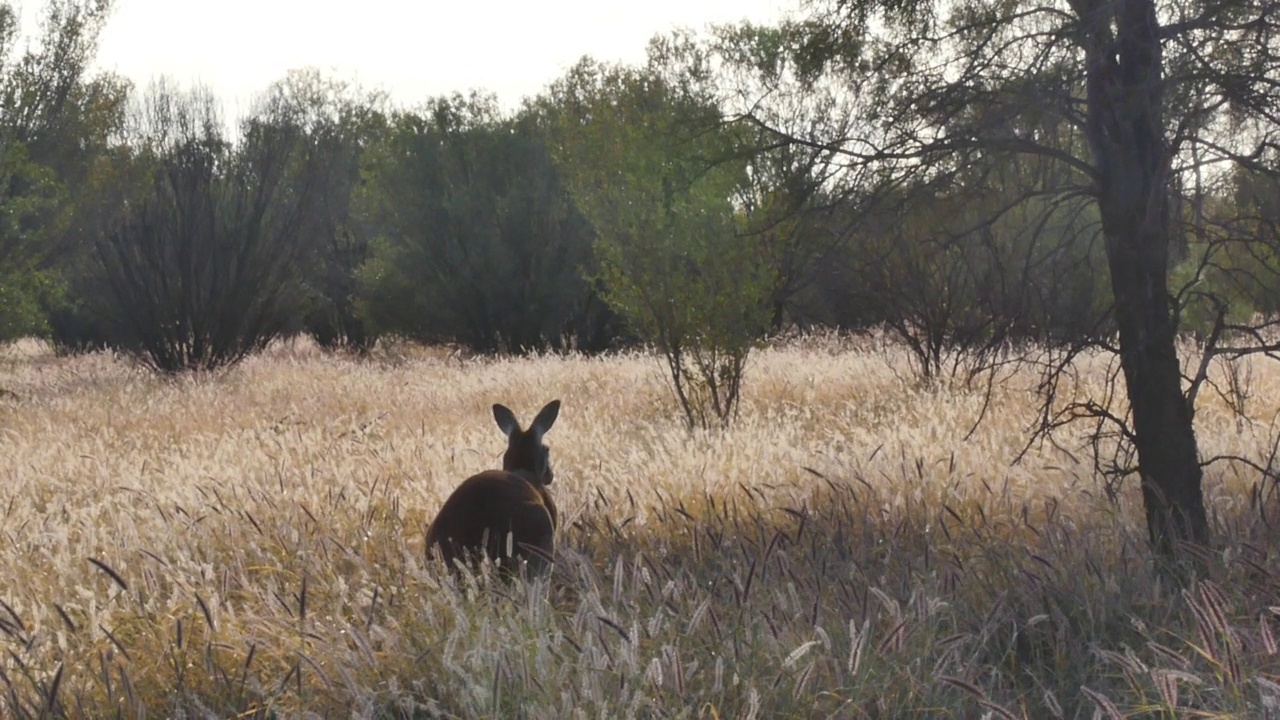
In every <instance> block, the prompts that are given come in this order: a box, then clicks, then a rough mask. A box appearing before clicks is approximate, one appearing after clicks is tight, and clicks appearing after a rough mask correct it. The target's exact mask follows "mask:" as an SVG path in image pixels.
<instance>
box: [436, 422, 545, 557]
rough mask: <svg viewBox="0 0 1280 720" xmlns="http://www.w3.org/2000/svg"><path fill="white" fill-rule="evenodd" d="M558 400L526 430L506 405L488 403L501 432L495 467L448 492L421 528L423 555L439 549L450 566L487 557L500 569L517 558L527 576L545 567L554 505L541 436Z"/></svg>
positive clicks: (468, 479) (473, 476)
mask: <svg viewBox="0 0 1280 720" xmlns="http://www.w3.org/2000/svg"><path fill="white" fill-rule="evenodd" d="M559 414H560V401H559V400H552V401H551V402H549V403H547V405H546V407H544V408H542V410H541V411H539V412H538V416H537V417H535V418H534V419H533V423H532V424H530V425H529V429H528V430H522V429H521V428H520V421H518V420H516V416H515V414H514V413H512V412H511V410H509V409H508V408H507V407H506V406H504V405H498V404H495V405H494V406H493V419H494V420H495V421H497V423H498V428H499V429H500V430H502V432H504V433H506V435H507V452H506V453H505V454H503V456H502V469H501V470H486V471H485V472H482V473H480V474H478V475H472V476H471V477H469V478H467V479H466V480H464V481H463V482H462V484H461V485H459V486H458V487H457V489H455V490H454V491H453V494H452V495H450V496H449V499H448V500H445V502H444V505H443V506H442V507H441V508H440V512H439V513H438V514H437V515H436V519H435V520H433V521H432V522H431V525H430V526H429V527H427V553H428V555H430V554H431V553H432V552H433V551H434V548H436V547H437V546H438V547H439V551H440V555H441V556H442V557H443V558H444V561H445V564H446V565H448V566H449V568H450V569H456V561H458V560H462V561H465V562H468V563H469V564H471V566H472V567H473V568H474V567H476V566H477V565H478V564H479V562H480V561H481V560H482V558H485V557H487V558H488V559H489V560H490V561H492V562H493V563H495V564H496V565H498V566H499V567H500V568H502V569H503V570H514V569H515V568H516V566H517V565H519V563H520V561H524V562H525V563H527V564H528V567H529V571H530V573H531V574H540V573H542V572H543V571H545V570H546V569H547V568H548V567H549V565H550V563H551V559H552V552H553V551H554V549H555V546H554V537H553V535H554V533H555V529H556V505H555V503H554V502H552V500H551V493H550V492H548V490H547V486H548V485H550V484H551V480H552V473H551V460H550V450H549V449H548V448H547V446H546V445H543V444H542V436H543V435H545V434H546V432H547V431H548V430H550V429H551V426H552V425H553V424H555V421H556V416H557V415H559Z"/></svg>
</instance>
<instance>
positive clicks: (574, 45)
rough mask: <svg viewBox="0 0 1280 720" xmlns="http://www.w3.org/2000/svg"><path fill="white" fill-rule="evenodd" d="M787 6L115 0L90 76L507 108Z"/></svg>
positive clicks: (661, 0)
mask: <svg viewBox="0 0 1280 720" xmlns="http://www.w3.org/2000/svg"><path fill="white" fill-rule="evenodd" d="M794 1H795V0H524V1H521V0H487V1H486V0H457V1H456V2H441V1H440V0H426V1H422V0H419V1H418V2H413V1H412V0H399V1H396V0H359V1H358V2H336V1H335V0H310V1H307V0H256V1H255V0H222V1H221V2H199V1H196V0H116V6H115V9H114V11H113V14H112V16H111V18H110V20H109V21H108V23H107V27H106V30H105V31H104V33H103V36H102V42H101V46H100V49H99V53H98V67H100V68H101V69H104V70H113V71H115V72H118V73H120V74H121V75H124V76H126V77H128V78H130V79H132V80H133V81H134V82H135V84H136V85H137V86H138V87H139V88H142V87H145V86H146V85H147V84H148V83H149V82H150V81H151V80H152V79H153V78H155V77H159V76H160V75H169V76H171V77H173V78H174V79H176V80H178V81H179V82H181V83H184V84H185V83H189V82H191V81H196V80H198V81H200V82H202V83H204V84H206V85H209V86H210V87H211V88H212V89H213V91H214V92H215V93H216V94H217V95H219V96H220V97H221V98H222V99H223V101H224V103H225V105H224V109H225V110H226V111H227V112H228V113H229V114H230V115H235V114H238V112H239V111H241V110H242V109H243V108H245V107H247V106H248V104H249V101H250V99H251V98H252V96H253V95H254V94H256V93H258V92H260V91H262V90H264V89H265V88H266V87H267V85H268V84H269V83H271V82H272V81H274V80H277V79H279V78H281V77H283V76H284V75H285V72H286V71H287V70H289V69H294V68H303V67H316V68H318V69H320V70H321V71H322V72H323V73H324V74H325V75H337V76H338V77H342V78H346V79H349V80H355V81H357V82H358V83H359V84H360V85H362V86H364V87H366V88H370V89H373V88H380V89H383V90H385V91H387V92H388V93H390V95H391V97H392V99H393V100H394V101H395V102H396V103H398V104H416V103H417V102H419V101H421V100H423V99H425V98H427V97H429V96H432V95H438V94H442V93H447V92H452V91H455V90H459V91H466V90H469V89H473V88H483V89H486V90H490V91H493V92H495V93H496V94H497V95H498V98H499V100H500V101H501V103H502V104H503V105H504V106H505V107H508V108H511V107H515V106H517V105H518V104H519V102H520V99H521V98H522V97H524V96H527V95H532V94H536V93H537V92H539V91H541V90H542V88H543V87H544V86H546V85H547V84H548V83H550V82H551V81H552V80H554V79H555V78H557V77H559V76H560V75H561V74H563V73H564V71H565V70H566V69H568V68H569V67H570V66H571V65H573V63H575V62H576V61H577V60H578V59H579V58H581V57H582V56H583V55H591V56H593V57H596V58H598V59H601V60H623V61H628V62H633V61H639V60H641V59H642V58H643V56H644V48H645V45H646V44H647V42H648V40H649V38H651V37H652V36H653V35H654V34H656V33H659V32H665V31H667V30H670V29H672V28H673V27H676V26H683V27H689V28H694V29H702V28H703V27H705V26H706V25H707V24H708V23H713V22H715V23H723V22H737V21H739V20H743V19H750V20H752V21H754V22H758V23H763V22H770V21H773V20H776V19H777V18H779V17H781V15H782V12H783V9H784V8H786V9H789V8H791V7H792V6H793V4H794ZM22 5H23V6H24V10H26V11H28V12H30V11H31V10H33V9H36V8H39V7H41V6H42V5H43V2H42V0H25V1H24V2H22Z"/></svg>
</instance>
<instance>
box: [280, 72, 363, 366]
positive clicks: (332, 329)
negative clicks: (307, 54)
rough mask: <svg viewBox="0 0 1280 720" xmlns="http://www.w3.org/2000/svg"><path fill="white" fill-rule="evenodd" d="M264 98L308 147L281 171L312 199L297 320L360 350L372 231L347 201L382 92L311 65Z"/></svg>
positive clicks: (331, 341) (356, 184) (355, 188)
mask: <svg viewBox="0 0 1280 720" xmlns="http://www.w3.org/2000/svg"><path fill="white" fill-rule="evenodd" d="M268 96H269V97H270V98H271V102H272V103H273V104H274V105H275V106H276V108H277V109H276V112H279V113H281V114H283V115H285V116H287V117H290V118H292V122H295V123H296V124H298V125H299V127H300V128H301V130H302V133H301V135H300V136H299V138H298V139H299V142H301V143H302V144H303V145H304V146H311V147H314V151H311V152H299V153H297V154H296V156H295V159H294V161H293V162H292V163H291V164H290V166H289V169H288V177H289V181H288V182H289V184H291V185H293V186H295V187H296V188H297V191H307V189H308V188H310V190H309V191H310V192H312V193H313V194H315V195H316V197H317V198H318V199H317V201H316V202H315V203H314V205H313V210H312V212H311V214H310V216H309V217H308V218H307V221H308V223H307V227H306V229H305V230H304V236H305V237H304V241H305V252H304V256H303V261H302V269H301V276H302V285H303V293H304V296H305V297H304V301H303V304H304V309H303V311H302V317H301V322H302V324H303V327H304V328H305V330H306V332H308V333H309V334H310V335H311V336H312V337H313V338H315V340H316V341H317V342H318V343H319V344H320V345H321V346H322V347H325V348H331V349H336V348H349V349H353V350H356V351H361V352H363V351H367V350H368V349H370V348H371V347H372V345H373V343H374V341H375V340H376V336H375V335H374V334H373V333H371V332H369V328H368V327H367V326H366V323H365V322H364V318H363V317H362V315H361V313H360V312H359V305H358V302H359V287H358V284H359V283H358V275H357V273H358V270H359V268H360V267H361V266H362V265H364V264H365V262H366V261H368V259H369V258H370V252H371V247H370V244H369V235H370V231H371V229H370V228H369V227H368V225H367V223H364V222H362V221H361V218H359V217H358V216H357V214H356V212H355V209H354V208H353V202H355V200H356V196H357V193H358V192H359V191H360V184H361V178H362V170H361V163H362V162H363V160H364V157H365V150H366V148H368V147H369V146H370V145H372V144H374V143H376V142H377V141H378V139H379V138H380V137H381V136H382V135H383V134H384V133H385V132H386V112H385V111H384V105H385V98H384V97H383V96H382V95H380V94H377V93H366V92H364V91H362V90H360V89H359V88H358V87H355V86H353V85H350V84H347V83H344V82H342V81H339V80H336V79H332V78H326V77H324V76H322V75H321V74H320V73H319V72H317V71H315V70H302V71H293V72H290V73H289V74H288V75H287V76H286V77H285V78H284V79H283V80H281V81H279V82H277V83H275V84H273V85H272V86H271V88H270V89H269V90H268ZM303 149H305V148H303Z"/></svg>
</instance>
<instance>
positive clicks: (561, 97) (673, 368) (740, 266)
mask: <svg viewBox="0 0 1280 720" xmlns="http://www.w3.org/2000/svg"><path fill="white" fill-rule="evenodd" d="M688 79H689V76H688V75H683V76H681V75H671V74H667V75H665V76H664V75H663V74H662V73H661V72H659V71H658V68H657V67H655V66H654V65H653V64H651V65H650V66H649V67H647V68H627V67H624V66H606V65H603V64H599V63H595V62H592V61H590V60H589V59H588V60H583V61H582V62H580V63H579V64H578V65H577V66H576V67H575V68H573V69H572V70H571V71H570V72H569V73H568V74H567V75H566V76H565V77H564V78H562V79H560V80H559V81H557V82H556V83H555V84H554V85H553V86H552V87H551V89H550V91H549V93H548V95H547V96H546V97H544V98H543V99H542V111H543V112H544V113H545V116H546V117H548V118H549V119H550V120H549V121H550V122H552V123H553V124H554V126H555V128H556V138H557V143H556V153H557V157H558V158H559V160H560V161H561V163H562V164H563V166H564V167H565V168H566V171H567V173H568V175H569V177H570V179H571V186H572V188H573V194H574V197H575V199H576V200H577V202H578V203H579V205H580V206H581V207H582V208H583V212H584V213H585V214H586V215H587V217H588V218H589V219H590V220H591V222H592V224H593V225H594V226H595V228H596V233H597V235H596V242H595V244H594V247H595V253H596V258H597V260H598V262H599V266H600V272H599V279H600V282H601V286H602V289H603V292H604V297H605V299H606V300H607V301H608V302H609V304H610V305H611V306H612V307H613V308H615V309H616V310H617V312H618V313H619V314H620V315H622V317H623V318H625V319H626V320H627V322H628V323H629V324H630V326H631V327H632V328H633V329H634V330H635V331H636V332H637V333H638V334H639V335H640V336H641V337H642V338H643V339H644V340H645V341H647V342H650V343H652V344H653V345H654V346H655V347H656V348H657V350H658V351H659V352H660V353H661V354H662V356H663V358H664V360H665V363H666V366H667V370H668V375H669V378H670V380H671V383H672V389H673V390H674V392H675V394H676V397H677V399H678V400H679V402H680V406H681V408H682V410H683V412H684V415H685V419H686V421H687V422H688V424H689V426H690V427H694V426H701V427H708V426H710V425H711V424H713V423H715V424H720V425H723V424H726V423H728V422H729V421H730V420H731V419H732V418H733V417H734V415H735V414H736V412H737V406H738V400H739V398H740V392H741V387H742V378H743V374H744V371H745V367H746V362H747V358H748V357H749V354H750V350H751V348H752V346H753V345H754V344H755V343H756V342H757V341H758V340H759V338H760V337H761V336H762V335H763V334H764V332H765V330H766V328H767V323H768V320H769V311H770V309H771V304H772V302H773V300H774V298H775V295H776V290H777V275H776V272H775V268H776V266H775V264H774V263H773V262H772V259H771V257H770V255H769V252H768V251H769V249H770V248H769V247H768V245H767V244H766V241H767V239H768V238H769V237H770V236H769V235H767V234H765V233H762V232H757V231H754V230H757V228H756V227H753V226H752V223H753V222H755V221H758V220H760V219H762V213H760V212H755V213H753V212H751V211H752V210H758V209H759V208H760V207H761V206H763V203H756V204H755V206H754V207H753V206H752V205H750V204H748V201H755V200H758V199H759V198H757V197H755V196H753V195H752V193H751V192H750V190H751V180H750V176H749V173H748V163H747V162H746V158H747V157H748V155H747V154H746V153H745V152H743V148H744V147H745V144H744V142H743V139H742V138H740V137H738V136H736V135H735V134H734V133H733V132H732V129H731V128H726V127H722V126H720V125H719V118H720V111H719V107H718V106H717V105H716V104H715V103H714V101H713V100H712V99H711V98H710V97H709V95H708V94H707V93H706V92H705V91H703V90H701V89H700V88H698V87H696V85H693V84H690V83H688V82H686V81H687V80H688Z"/></svg>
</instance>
